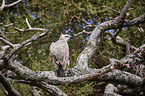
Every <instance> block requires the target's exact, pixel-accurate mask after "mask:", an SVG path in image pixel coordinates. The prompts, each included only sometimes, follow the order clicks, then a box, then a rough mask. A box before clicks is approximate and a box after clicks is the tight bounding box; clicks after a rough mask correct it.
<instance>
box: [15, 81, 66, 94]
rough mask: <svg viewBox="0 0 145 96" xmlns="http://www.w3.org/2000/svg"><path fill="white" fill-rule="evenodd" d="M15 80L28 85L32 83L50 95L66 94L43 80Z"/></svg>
mask: <svg viewBox="0 0 145 96" xmlns="http://www.w3.org/2000/svg"><path fill="white" fill-rule="evenodd" d="M15 82H17V83H25V84H29V85H32V86H37V87H39V88H41V89H43V90H44V91H46V92H48V93H50V94H51V95H55V96H67V95H66V94H65V93H64V92H63V91H62V90H60V89H59V88H57V87H56V86H54V85H50V84H47V83H46V82H44V81H40V82H37V81H24V80H15Z"/></svg>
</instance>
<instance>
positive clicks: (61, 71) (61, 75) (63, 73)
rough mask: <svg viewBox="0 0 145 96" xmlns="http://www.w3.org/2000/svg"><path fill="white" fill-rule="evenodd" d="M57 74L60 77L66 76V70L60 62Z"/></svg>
mask: <svg viewBox="0 0 145 96" xmlns="http://www.w3.org/2000/svg"><path fill="white" fill-rule="evenodd" d="M57 75H58V77H65V70H63V69H62V66H61V64H60V66H59V67H58V70H57Z"/></svg>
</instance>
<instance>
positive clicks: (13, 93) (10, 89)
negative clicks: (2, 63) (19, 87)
mask: <svg viewBox="0 0 145 96" xmlns="http://www.w3.org/2000/svg"><path fill="white" fill-rule="evenodd" d="M0 83H2V85H3V87H4V88H5V89H6V91H7V92H8V95H11V96H21V95H20V93H18V92H17V91H16V90H15V89H14V88H13V87H12V86H11V85H10V83H9V81H8V80H7V79H6V78H5V76H4V75H3V74H2V73H1V72H0Z"/></svg>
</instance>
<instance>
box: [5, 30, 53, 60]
mask: <svg viewBox="0 0 145 96" xmlns="http://www.w3.org/2000/svg"><path fill="white" fill-rule="evenodd" d="M50 33H51V32H50ZM50 33H49V34H50ZM47 34H48V31H46V32H43V33H41V34H40V33H39V32H38V33H36V34H35V35H34V36H32V37H31V38H30V39H28V40H26V41H24V42H22V43H21V44H19V46H17V47H15V48H14V49H12V50H11V52H9V53H8V54H6V55H5V56H4V58H5V59H7V60H10V59H11V57H12V56H13V55H14V54H15V53H16V52H17V51H19V50H20V49H21V48H23V47H24V46H25V45H28V44H30V43H31V42H33V41H36V40H38V39H39V38H42V37H43V36H45V35H47Z"/></svg>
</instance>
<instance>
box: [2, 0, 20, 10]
mask: <svg viewBox="0 0 145 96" xmlns="http://www.w3.org/2000/svg"><path fill="white" fill-rule="evenodd" d="M21 1H22V0H18V1H16V2H13V3H12V4H8V5H5V0H3V2H2V6H1V7H0V10H1V11H2V10H3V9H4V8H5V7H10V6H13V5H15V4H17V3H19V2H21Z"/></svg>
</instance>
